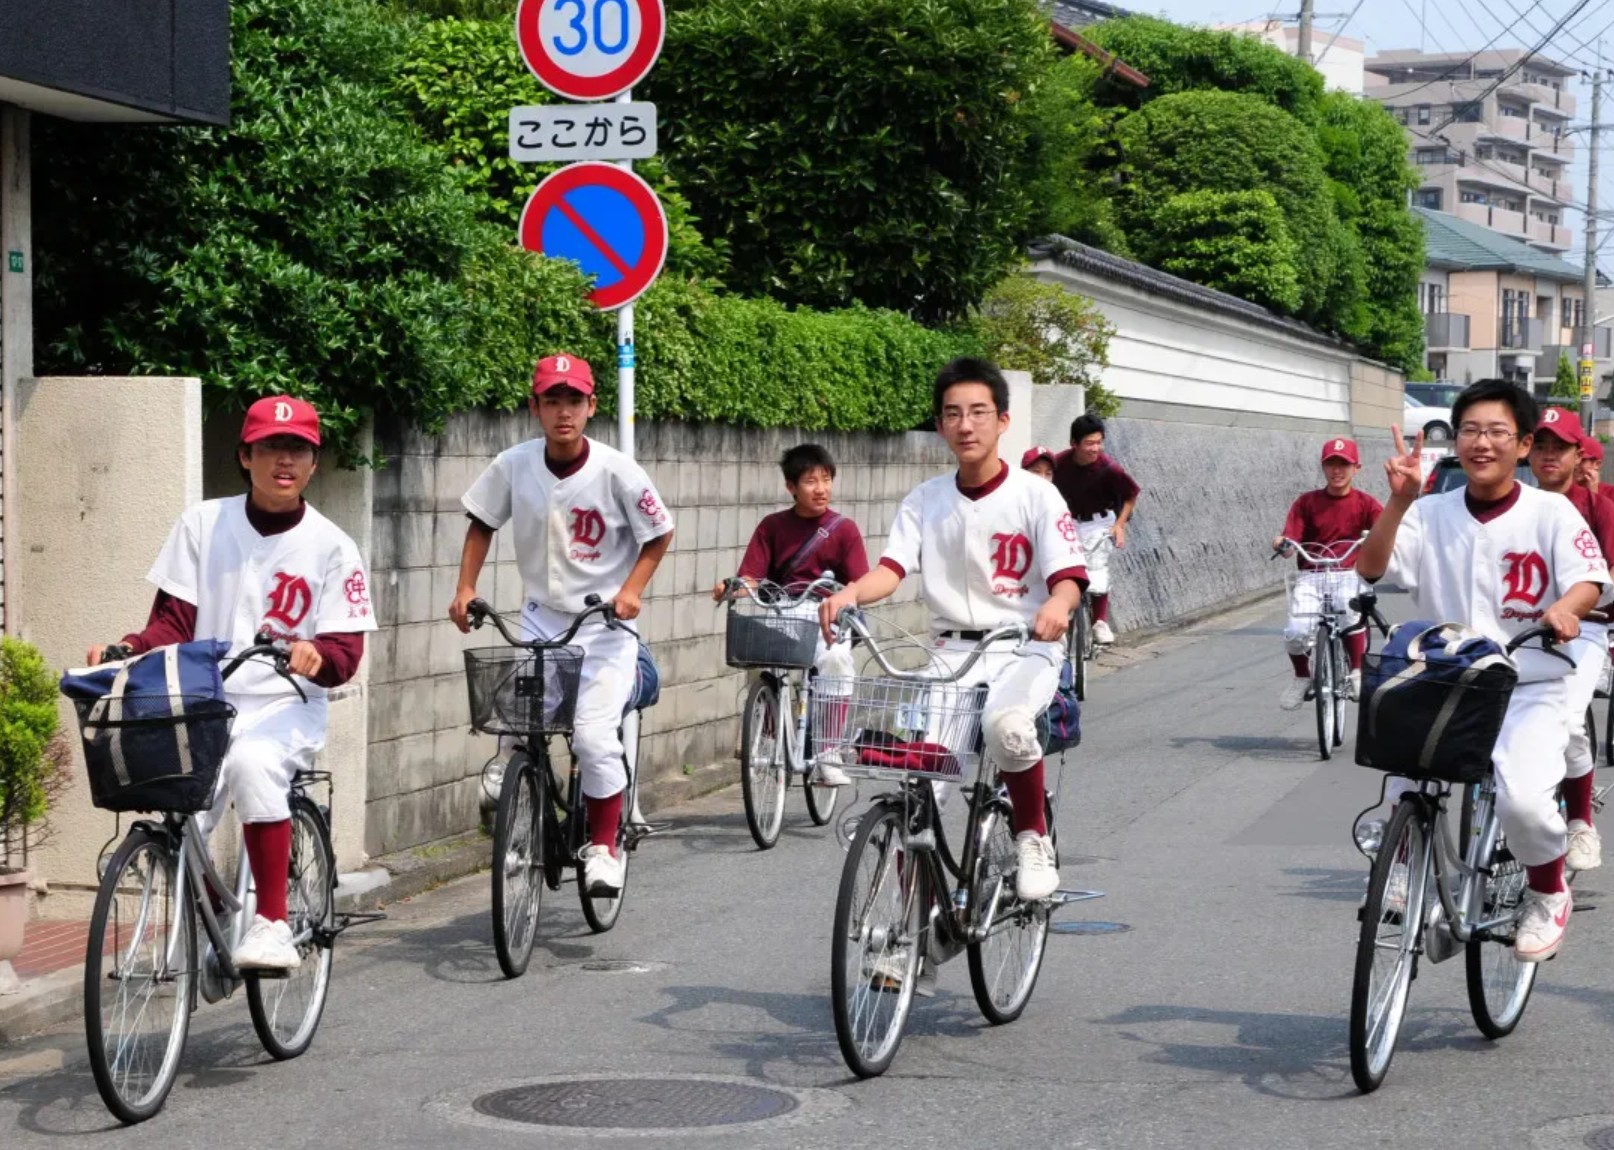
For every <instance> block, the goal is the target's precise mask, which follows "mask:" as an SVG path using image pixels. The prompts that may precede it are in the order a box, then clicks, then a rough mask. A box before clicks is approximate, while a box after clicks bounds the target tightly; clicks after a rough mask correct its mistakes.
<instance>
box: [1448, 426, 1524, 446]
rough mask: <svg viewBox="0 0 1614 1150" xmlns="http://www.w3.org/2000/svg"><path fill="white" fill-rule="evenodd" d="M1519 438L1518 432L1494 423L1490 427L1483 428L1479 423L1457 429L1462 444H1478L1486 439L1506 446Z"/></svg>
mask: <svg viewBox="0 0 1614 1150" xmlns="http://www.w3.org/2000/svg"><path fill="white" fill-rule="evenodd" d="M1517 438H1519V433H1518V432H1516V431H1514V430H1513V429H1512V428H1511V427H1506V426H1504V425H1502V424H1500V423H1493V424H1491V425H1490V426H1489V427H1481V426H1480V425H1479V424H1477V423H1465V424H1463V425H1462V426H1461V427H1459V428H1458V429H1457V439H1458V441H1459V442H1461V443H1477V442H1478V441H1479V440H1481V439H1485V440H1488V441H1490V442H1491V443H1497V444H1501V445H1503V446H1506V445H1507V444H1509V443H1511V442H1512V441H1513V440H1515V439H1517Z"/></svg>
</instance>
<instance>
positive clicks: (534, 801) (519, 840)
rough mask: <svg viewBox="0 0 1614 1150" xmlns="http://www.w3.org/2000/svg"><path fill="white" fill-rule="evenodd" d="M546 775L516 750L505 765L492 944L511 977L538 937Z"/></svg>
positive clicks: (496, 828) (497, 815) (497, 818)
mask: <svg viewBox="0 0 1614 1150" xmlns="http://www.w3.org/2000/svg"><path fill="white" fill-rule="evenodd" d="M547 774H548V773H547V772H546V771H544V770H542V769H540V767H539V766H538V764H537V763H535V762H534V761H533V760H532V758H531V757H530V756H529V755H528V754H527V753H525V752H523V751H517V752H516V753H515V754H514V755H512V756H511V757H510V762H509V763H508V764H507V765H506V766H505V768H504V783H503V785H502V786H501V787H500V788H499V808H498V810H497V811H496V812H494V816H493V949H494V951H495V952H497V954H498V956H499V969H500V970H502V971H504V975H505V977H506V978H519V977H521V975H522V973H523V972H524V971H525V970H526V969H527V962H528V960H529V959H531V958H532V944H533V942H534V940H535V939H536V938H537V937H538V909H539V907H540V906H541V905H542V903H543V894H544V876H543V865H544V842H543V834H544V832H543V828H544V818H543V814H544V803H545V802H546V801H547V798H548V796H547V794H546V787H547V784H546V782H545V780H546V778H547Z"/></svg>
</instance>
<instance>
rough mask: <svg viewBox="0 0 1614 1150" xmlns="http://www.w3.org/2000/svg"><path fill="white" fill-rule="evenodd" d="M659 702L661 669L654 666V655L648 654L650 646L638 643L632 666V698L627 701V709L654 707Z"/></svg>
mask: <svg viewBox="0 0 1614 1150" xmlns="http://www.w3.org/2000/svg"><path fill="white" fill-rule="evenodd" d="M659 702H661V669H660V668H659V667H657V666H656V660H655V656H653V655H651V654H650V648H649V647H647V646H645V645H644V644H643V643H640V644H639V657H638V660H637V662H636V664H635V666H634V676H633V698H632V699H631V700H629V702H628V710H630V711H642V710H644V709H645V708H646V707H654V706H655V705H656V704H657V703H659Z"/></svg>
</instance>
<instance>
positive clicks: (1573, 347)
mask: <svg viewBox="0 0 1614 1150" xmlns="http://www.w3.org/2000/svg"><path fill="white" fill-rule="evenodd" d="M1579 334H1580V333H1579V332H1573V333H1572V332H1570V331H1569V329H1568V328H1564V329H1562V331H1561V332H1560V333H1559V337H1558V338H1560V339H1562V338H1564V336H1568V335H1579ZM1611 337H1614V329H1611V328H1606V327H1600V328H1598V329H1597V339H1596V342H1595V357H1594V358H1596V359H1608V358H1609V356H1610V353H1611V351H1614V338H1611ZM1560 356H1568V357H1569V362H1570V363H1571V364H1577V365H1578V364H1579V362H1580V345H1579V344H1576V343H1549V344H1548V345H1547V346H1546V347H1544V348H1542V349H1541V354H1540V355H1539V356H1537V357H1536V371H1535V374H1536V376H1537V377H1538V378H1540V377H1546V378H1548V379H1551V378H1552V377H1553V376H1554V375H1556V374H1557V372H1558V358H1559V357H1560Z"/></svg>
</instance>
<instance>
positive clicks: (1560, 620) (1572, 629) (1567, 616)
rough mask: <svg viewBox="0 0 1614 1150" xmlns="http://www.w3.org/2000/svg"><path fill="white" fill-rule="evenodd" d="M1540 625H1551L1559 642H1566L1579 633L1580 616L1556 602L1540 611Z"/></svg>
mask: <svg viewBox="0 0 1614 1150" xmlns="http://www.w3.org/2000/svg"><path fill="white" fill-rule="evenodd" d="M1541 625H1542V626H1543V627H1551V628H1552V633H1553V634H1554V635H1556V636H1557V637H1558V642H1560V643H1567V642H1569V640H1571V639H1574V638H1576V637H1578V636H1579V635H1580V616H1578V615H1576V614H1575V613H1574V612H1573V611H1571V610H1570V609H1569V608H1568V607H1564V606H1560V605H1559V604H1557V603H1554V604H1553V605H1552V606H1551V607H1548V608H1547V609H1546V611H1544V612H1542V615H1541Z"/></svg>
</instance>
